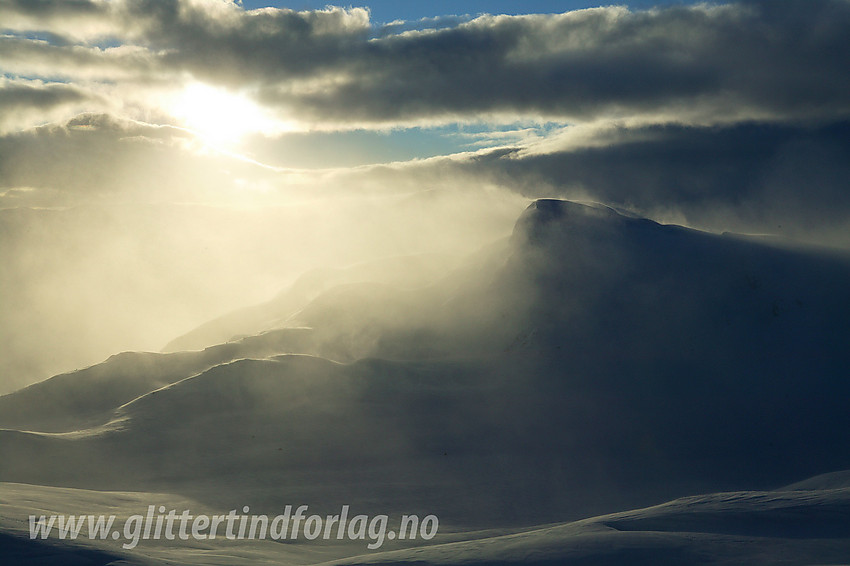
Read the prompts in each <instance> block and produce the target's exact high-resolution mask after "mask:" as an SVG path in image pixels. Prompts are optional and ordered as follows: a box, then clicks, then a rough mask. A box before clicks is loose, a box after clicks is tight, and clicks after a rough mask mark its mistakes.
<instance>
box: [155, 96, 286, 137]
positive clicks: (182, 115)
mask: <svg viewBox="0 0 850 566" xmlns="http://www.w3.org/2000/svg"><path fill="white" fill-rule="evenodd" d="M169 113H170V114H171V115H172V116H174V117H175V118H177V119H178V120H179V121H180V122H181V123H182V125H183V126H185V127H186V128H187V129H189V130H192V131H193V132H194V133H195V134H197V135H198V136H200V137H201V138H202V139H203V140H204V141H206V142H207V143H209V144H211V145H217V146H222V145H223V146H231V145H235V144H238V143H239V141H240V140H241V139H242V138H243V137H244V136H246V135H248V134H251V133H255V132H264V131H269V130H272V129H281V127H280V123H279V122H278V121H277V120H275V119H274V118H273V117H272V116H270V115H269V114H268V113H267V112H266V111H264V110H263V109H262V108H261V107H260V106H258V105H257V104H256V103H255V102H253V101H252V100H250V99H249V98H248V97H246V96H244V95H241V94H238V93H232V92H229V91H227V90H224V89H220V88H217V87H213V86H210V85H207V84H204V83H192V84H189V85H187V86H186V87H185V88H184V89H183V90H182V91H181V92H179V93H178V94H177V95H176V96H175V97H174V99H173V100H172V101H171V102H170V103H169Z"/></svg>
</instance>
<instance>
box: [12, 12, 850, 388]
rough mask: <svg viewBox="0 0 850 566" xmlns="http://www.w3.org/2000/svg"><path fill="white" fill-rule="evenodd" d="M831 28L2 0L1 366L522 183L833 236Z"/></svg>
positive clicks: (216, 301)
mask: <svg viewBox="0 0 850 566" xmlns="http://www.w3.org/2000/svg"><path fill="white" fill-rule="evenodd" d="M848 32H850V2H848V1H847V0H820V1H815V2H813V1H804V0H787V1H783V2H772V1H767V0H745V1H739V2H735V1H732V2H709V3H689V2H661V3H656V2H648V1H640V2H632V3H622V4H620V5H613V6H609V5H601V6H600V5H597V4H596V3H592V2H542V1H536V2H522V3H520V2H507V1H505V2H484V1H479V2H452V3H448V2H374V3H371V4H367V5H363V6H358V5H349V4H346V5H345V6H342V7H334V6H326V5H325V3H324V2H323V3H321V5H318V4H316V3H310V2H300V3H298V2H295V3H282V2H281V3H277V4H275V5H273V6H269V5H268V3H267V2H262V3H253V2H249V1H245V2H243V3H238V2H232V1H230V0H73V1H67V0H38V1H33V0H0V77H2V78H0V229H2V233H0V237H1V238H2V239H3V242H2V244H3V245H2V257H0V261H2V263H3V265H4V271H3V273H2V274H0V285H2V288H1V289H0V291H2V296H3V299H2V305H0V306H2V310H1V311H0V325H2V329H3V335H2V338H3V340H2V342H3V346H2V351H0V358H4V359H6V360H7V361H6V362H3V363H4V364H7V365H5V366H3V367H2V368H0V370H4V372H5V373H6V374H7V375H9V374H10V373H11V374H14V375H19V376H25V375H26V376H28V377H20V378H19V379H18V380H17V381H16V383H21V382H26V381H27V380H31V379H34V378H33V376H35V375H39V376H42V377H44V376H45V374H46V373H47V372H50V371H56V370H62V369H73V367H68V366H69V365H70V366H73V364H79V363H84V362H86V361H88V362H91V363H93V362H95V361H98V358H97V356H101V355H104V356H105V355H108V354H109V353H111V352H112V351H114V350H115V349H116V348H128V349H129V348H135V347H139V346H143V347H145V348H153V349H156V348H158V347H161V345H163V344H165V343H166V342H167V341H168V340H170V339H171V338H173V337H174V336H176V335H178V334H180V333H182V332H185V331H187V330H189V329H191V328H192V327H194V326H196V325H197V324H200V323H201V322H203V321H204V320H208V319H209V318H212V317H214V316H217V315H219V314H221V313H223V312H226V311H227V310H229V309H231V308H235V307H237V306H244V305H245V304H250V303H251V301H255V302H256V301H257V300H259V299H262V298H268V296H269V295H270V294H273V293H274V292H275V290H276V289H279V288H280V287H281V286H282V284H283V282H285V281H288V280H291V279H292V278H294V277H296V276H297V275H298V273H299V270H302V269H306V268H310V267H316V266H318V265H320V264H340V263H342V264H344V263H351V262H354V261H356V260H360V259H368V258H369V257H374V256H375V255H378V254H380V253H384V254H386V253H404V252H410V251H413V252H417V253H419V252H429V251H434V250H439V251H441V252H444V251H447V250H451V248H452V246H455V247H456V248H457V250H455V251H460V250H461V248H462V249H463V250H464V251H468V250H470V249H474V248H475V247H476V246H481V245H484V244H485V243H486V242H487V241H488V239H492V238H495V237H496V236H498V235H499V234H504V233H509V232H510V230H511V227H512V222H513V220H515V218H516V216H517V214H518V212H519V211H521V209H522V207H524V206H526V205H527V204H528V202H529V201H530V200H531V199H534V198H540V197H557V198H566V199H576V200H585V201H597V202H602V203H604V204H607V205H610V206H613V207H616V208H618V209H624V210H628V211H631V212H634V213H636V214H640V215H643V216H646V217H649V218H652V219H655V220H658V221H662V222H671V223H678V224H682V225H687V226H691V227H695V228H699V229H703V230H709V231H713V232H723V231H733V232H744V233H751V234H770V235H776V236H779V237H783V238H793V239H796V240H800V241H804V242H807V243H810V244H816V245H824V246H830V247H837V248H841V249H844V250H846V249H847V248H848V247H850V237H848V234H850V191H848V187H847V179H848V178H850V155H849V154H850V145H849V144H848V142H847V140H848V139H850V135H848V134H850V121H848V118H850V74H848V73H847V69H848V68H850V33H848ZM435 195H437V196H435ZM410 199H413V200H410ZM411 202H415V203H416V206H415V207H411V205H410V203H411ZM390 203H392V204H390ZM400 203H404V204H400ZM399 207H403V209H404V211H405V212H404V213H403V214H402V213H400V212H399V210H400V209H399ZM417 207H418V208H417ZM257 211H261V212H262V215H261V216H252V215H256V214H260V213H258V212H257ZM461 214H466V215H468V216H469V218H474V220H468V221H465V220H460V218H461V216H460V215H461ZM273 215H278V216H275V217H273ZM394 215H395V216H394ZM405 215H408V216H405ZM296 227H297V230H296ZM378 227H380V230H379V229H378ZM414 227H415V228H414ZM381 230H383V231H381ZM270 242H272V243H270ZM33 313H35V314H33ZM48 319H49V320H48ZM36 321H37V322H36ZM81 321H82V322H81ZM143 337H147V338H145V339H142V338H143ZM46 342H50V343H53V344H56V347H54V348H53V349H52V350H51V351H52V352H54V354H52V355H53V357H54V358H55V359H52V358H50V359H48V358H49V356H45V355H44V351H43V350H44V344H45V343H46ZM84 350H85V351H86V352H88V353H87V355H86V356H82V355H79V356H76V357H74V352H80V351H84ZM9 360H11V361H9Z"/></svg>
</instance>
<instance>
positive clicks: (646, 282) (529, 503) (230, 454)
mask: <svg viewBox="0 0 850 566" xmlns="http://www.w3.org/2000/svg"><path fill="white" fill-rule="evenodd" d="M434 271H435V270H432V271H431V273H432V276H431V277H430V278H428V279H427V281H426V280H424V279H423V280H422V283H423V284H422V285H411V284H410V282H409V281H400V280H398V279H396V280H393V279H392V278H383V280H381V278H380V277H375V278H373V279H370V278H369V277H366V276H364V275H363V274H362V272H361V273H360V274H358V276H357V277H347V276H341V275H340V276H339V277H338V278H337V276H328V275H326V274H325V275H321V276H320V277H319V279H321V280H322V281H324V282H325V283H321V284H319V285H318V287H319V289H318V290H317V291H318V292H317V293H315V296H310V295H311V293H310V292H309V289H310V285H308V284H306V283H305V282H306V281H309V280H310V279H309V278H308V279H305V280H302V282H301V283H300V284H296V285H295V286H294V289H295V290H298V289H299V288H303V289H306V291H304V292H301V294H300V295H299V294H298V292H296V291H292V290H290V292H285V293H283V294H282V295H280V297H279V298H280V302H279V303H274V302H273V303H272V304H269V305H265V306H262V307H258V308H257V309H253V310H249V311H247V312H248V315H246V316H241V315H239V316H234V317H232V318H227V319H221V320H219V321H217V322H216V323H214V324H213V325H212V326H210V327H205V328H203V329H202V331H199V332H198V333H197V334H191V335H190V336H191V339H190V338H188V337H186V338H182V339H181V341H183V340H185V341H186V342H185V343H187V344H188V342H189V341H191V340H195V339H196V338H198V337H200V336H203V335H206V333H207V332H208V331H209V332H212V333H213V334H216V335H218V336H225V335H228V334H229V335H231V336H232V334H231V332H233V330H234V329H235V330H237V332H243V333H244V331H245V330H247V328H237V327H239V326H240V325H245V324H247V322H250V321H252V320H253V321H255V322H257V323H258V324H259V326H260V327H259V328H256V329H255V331H254V332H253V335H252V336H246V337H244V338H241V339H239V340H237V341H234V342H231V343H228V344H223V345H218V346H212V347H208V348H207V349H206V350H202V351H197V352H182V353H170V354H122V355H121V356H117V357H114V358H111V359H110V360H107V361H106V362H104V363H103V364H101V365H99V366H94V367H92V368H88V369H87V370H82V371H80V372H75V373H71V374H66V375H62V376H57V377H55V378H52V379H50V380H47V381H45V382H42V383H41V384H38V385H36V386H31V387H29V388H26V389H23V390H21V391H18V392H15V393H12V394H10V395H6V396H3V397H0V426H2V427H4V430H0V443H2V447H3V452H4V455H7V457H4V459H3V460H2V462H0V480H2V481H6V482H25V483H37V484H42V485H52V486H65V487H76V488H86V489H98V490H126V491H166V492H171V493H179V494H183V495H186V496H191V497H193V498H194V499H196V500H198V501H200V502H203V503H204V504H207V505H214V506H219V507H221V508H231V507H232V506H241V505H243V504H245V502H250V503H251V506H252V508H256V509H260V510H273V509H276V508H278V507H279V506H280V505H283V504H285V503H292V502H293V501H294V500H296V501H308V502H314V503H312V505H313V506H314V507H316V508H318V509H322V510H323V509H325V508H326V509H328V510H333V509H339V507H340V505H341V504H352V505H358V506H359V507H360V508H362V509H365V510H371V511H375V512H384V513H387V512H395V511H398V512H400V513H402V512H404V513H411V512H433V513H437V514H439V516H440V518H441V521H443V522H444V524H445V525H446V527H447V528H450V529H452V530H458V531H462V532H468V531H470V530H471V529H476V528H482V527H488V528H492V527H503V528H512V529H516V528H519V527H528V526H529V525H539V524H541V523H552V522H564V521H577V520H580V519H583V518H586V517H590V516H595V515H603V514H609V513H615V512H620V511H622V510H623V509H630V508H641V507H646V506H650V505H654V504H658V503H662V502H664V501H669V500H675V499H677V498H682V497H686V496H693V495H695V494H703V493H715V492H730V491H739V490H746V491H748V492H755V491H765V490H771V489H776V488H778V487H780V486H783V485H788V484H791V483H792V482H795V481H798V480H800V479H801V478H806V477H811V476H815V475H817V474H825V473H829V472H835V471H838V470H846V469H850V443H848V442H847V431H848V430H850V411H848V410H847V408H848V407H847V399H848V398H850V382H848V379H847V371H846V368H847V367H848V362H850V359H848V358H850V349H848V348H847V345H848V343H850V324H848V323H847V321H848V320H850V297H848V296H847V294H846V289H847V288H850V259H848V257H847V256H846V255H843V254H841V253H839V252H835V251H831V250H825V249H818V248H811V247H800V246H795V245H791V244H789V243H786V242H781V241H776V240H767V239H764V238H752V237H744V236H738V235H717V234H710V233H705V232H699V231H696V230H691V229H687V228H683V227H679V226H668V225H661V224H658V223H655V222H652V221H650V220H647V219H642V218H637V217H634V216H631V215H627V214H623V213H620V212H617V211H615V210H613V209H610V208H608V207H605V206H601V205H588V204H580V203H574V202H566V201H555V200H539V201H536V202H534V203H532V205H531V206H530V207H529V208H528V209H527V210H526V211H525V213H524V214H523V215H522V216H521V217H520V218H519V220H518V222H517V224H516V227H515V229H514V232H513V234H512V235H511V236H510V237H509V238H507V239H505V240H501V241H498V242H495V243H494V244H493V245H491V246H489V247H487V248H484V249H482V250H481V251H480V252H478V253H476V254H473V255H472V256H470V257H468V258H466V259H465V260H464V261H463V262H461V263H460V265H458V267H456V268H454V269H452V270H448V271H447V272H445V273H444V274H443V276H442V277H436V276H435V274H434ZM333 282H339V283H341V284H337V285H334V284H333ZM295 296H299V297H300V298H299V300H297V301H296V300H294V299H292V297H295ZM273 304H278V305H285V306H286V308H283V307H281V308H280V309H278V310H275V309H274V308H273V307H272V305H273ZM290 310H291V311H292V312H291V313H290V314H288V315H285V313H287V312H289V311H290ZM264 312H266V313H269V314H271V315H273V316H271V317H270V318H268V319H267V320H271V319H272V318H273V319H274V322H273V323H272V324H268V323H267V320H266V321H262V320H260V319H261V318H262V317H261V316H259V315H260V314H261V313H264ZM254 315H257V317H256V318H252V317H253V316H254ZM284 315H285V316H284ZM287 325H289V327H288V328H287ZM213 327H214V332H213V331H212V330H211V329H212V328H213ZM270 327H271V328H273V329H272V330H269V328H270ZM228 337H229V336H228ZM55 462H62V466H61V467H57V466H55V465H54V463H55ZM104 462H108V463H109V464H108V465H104V464H103V463H104ZM824 485H831V484H824ZM225 486H226V487H225ZM822 487H823V486H820V485H816V486H814V488H815V489H821V488H822ZM803 489H805V486H804V488H803ZM725 497H726V496H718V497H715V498H714V499H712V498H711V497H708V498H707V499H704V500H693V501H698V502H699V504H698V505H697V504H696V503H693V502H692V501H691V500H681V501H678V502H675V503H674V504H671V506H668V507H666V508H664V510H663V513H661V514H659V512H657V510H654V511H651V512H649V511H648V512H647V513H646V514H645V517H648V518H646V519H645V518H643V517H644V515H640V514H638V515H640V516H639V517H638V516H637V515H623V516H620V517H619V518H615V519H605V521H603V522H600V521H595V522H593V521H591V522H588V523H582V524H581V526H580V527H576V526H575V525H572V526H565V527H563V528H562V531H558V530H557V529H556V530H555V531H546V530H545V529H544V530H537V531H534V532H533V533H531V532H529V533H526V534H524V535H517V536H514V538H511V539H508V540H506V541H505V540H500V541H497V542H493V543H492V544H491V543H488V545H487V550H485V549H483V548H482V547H481V546H480V545H478V543H477V542H458V543H457V544H459V545H460V546H458V547H452V549H450V550H446V551H445V552H450V553H454V552H455V550H457V552H458V553H459V554H458V556H461V555H463V556H467V555H468V556H480V557H489V558H486V559H485V558H480V559H478V560H479V561H481V560H483V561H485V562H486V561H487V560H490V561H491V562H490V563H497V562H498V561H499V560H503V561H505V562H506V563H508V562H515V561H518V560H519V559H520V558H517V557H522V556H528V553H537V552H543V551H542V550H541V549H544V548H550V547H552V548H556V551H553V552H555V553H554V554H552V556H553V558H551V559H547V560H550V563H582V562H581V560H585V559H587V560H590V558H588V557H590V556H596V555H594V554H593V552H597V553H602V554H598V556H603V557H605V556H607V558H605V559H606V560H609V562H608V563H621V562H622V560H626V559H628V560H626V561H631V562H630V563H635V562H634V561H633V560H632V558H634V557H637V558H639V559H641V560H646V561H649V562H652V563H665V562H664V560H666V561H667V563H682V562H681V560H683V559H682V558H681V557H682V556H685V557H687V558H688V560H686V563H689V562H690V560H691V558H694V557H695V556H698V555H700V553H701V552H703V550H704V548H709V547H716V548H717V549H720V550H722V552H727V551H728V552H731V550H728V549H729V548H731V547H733V546H735V545H736V544H738V542H735V541H753V540H755V539H757V538H759V537H762V536H769V537H774V538H775V539H776V540H784V539H786V538H788V539H791V538H794V537H797V535H795V534H794V533H795V532H798V531H799V530H800V529H802V528H803V527H802V526H801V525H804V524H806V521H808V520H809V519H811V520H812V521H814V522H811V523H809V527H808V529H809V530H808V531H806V533H807V534H806V535H805V537H803V538H806V537H815V536H816V535H817V532H819V531H820V530H821V527H822V528H823V529H827V527H828V523H829V521H828V520H827V519H817V520H816V521H815V520H814V519H813V517H815V515H817V513H820V512H821V511H823V509H824V507H823V506H822V505H820V504H812V502H811V501H810V500H807V499H806V496H805V495H804V494H800V493H798V494H797V495H781V496H773V495H771V496H770V497H769V498H768V501H769V503H764V501H765V500H764V498H762V496H760V495H758V494H749V495H745V496H741V501H744V502H745V503H742V505H743V507H742V510H740V511H736V510H734V508H735V505H736V503H735V501H737V500H735V499H734V498H732V499H731V500H729V499H728V498H727V499H724V498H725ZM835 497H838V496H837V495H836V496H835ZM843 497H844V495H842V496H841V497H839V498H838V499H837V500H836V501H839V503H836V505H838V507H836V509H837V510H836V511H828V513H827V514H828V515H829V514H830V513H832V514H833V515H840V514H841V513H842V511H841V509H844V507H841V506H846V502H845V501H844V499H843ZM712 502H719V503H717V505H715V503H712ZM763 504H764V505H766V506H767V507H766V508H767V509H768V511H766V515H759V513H760V512H761V511H760V509H761V507H760V506H761V505H763ZM712 505H714V507H712ZM788 505H790V506H792V507H794V509H795V511H793V513H792V515H791V517H790V519H788V521H790V522H785V523H783V521H785V520H786V518H788V515H787V512H786V511H785V510H784V509H786V507H787V506H788ZM829 505H832V503H830V504H829ZM730 509H731V510H730ZM830 509H832V508H831V507H830ZM270 512H271V511H270ZM833 515H829V516H830V517H832V516H833ZM817 516H818V517H820V515H817ZM636 517H637V518H636ZM659 517H661V518H659ZM759 517H762V518H763V520H762V518H759ZM760 521H761V522H760ZM759 525H761V526H759ZM682 526H687V527H688V528H687V529H684V528H680V527H682ZM833 527H834V529H837V530H829V532H826V531H824V533H825V535H824V536H829V537H833V538H836V539H840V541H846V539H847V538H848V533H847V532H846V531H847V526H846V522H841V521H837V522H836V523H835V525H833ZM833 527H829V528H833ZM691 528H693V529H695V530H694V532H697V533H702V534H700V535H699V536H697V539H698V541H697V542H698V543H697V542H693V540H691V539H692V538H693V537H691V538H688V537H690V535H683V534H681V532H683V531H684V530H688V532H691V531H690V530H689V529H691ZM575 529H578V531H576V530H575ZM587 529H589V530H587ZM603 531H604V532H603ZM615 531H616V532H615ZM634 531H641V532H644V531H651V532H655V533H659V534H656V535H652V536H651V537H650V538H646V536H644V535H640V536H638V535H635V534H632V533H633V532H634ZM680 531H681V532H680ZM534 533H536V534H534ZM553 533H554V534H553ZM577 533H578V534H580V535H581V536H580V537H578V538H576V537H575V536H574V535H577ZM675 533H679V534H675ZM765 533H766V534H765ZM556 535H557V536H556ZM562 535H563V536H562ZM567 535H569V537H567V538H563V537H566V536H567ZM553 537H554V538H553ZM582 537H585V538H582ZM587 537H589V538H587ZM635 537H637V539H636V538H635ZM729 537H732V538H729ZM736 537H737V538H736ZM797 538H799V537H797ZM759 540H760V539H759ZM688 541H690V542H688ZM585 543H587V544H585ZM612 544H613V545H614V546H610V545H612ZM741 544H745V543H744V542H742V543H741ZM746 544H749V543H746ZM758 544H767V543H764V541H761V542H759V543H758ZM783 544H786V543H783ZM807 544H808V543H806V544H804V543H802V542H788V543H787V544H786V546H788V547H789V548H790V546H794V548H795V549H796V550H794V552H798V553H799V555H800V556H807V555H806V548H809V547H808V546H807ZM837 544H838V543H837ZM464 545H466V546H464ZM618 545H619V546H618ZM622 545H625V546H622ZM635 545H636V546H635ZM689 545H690V546H689ZM712 545H714V546H712ZM795 545H796V546H795ZM842 545H844V546H842ZM815 546H817V545H815ZM683 547H688V549H689V550H687V552H685V550H682V548H683ZM839 547H840V548H841V549H846V544H844V542H840V544H838V546H837V548H839ZM438 548H439V547H438V546H435V547H431V550H428V552H425V551H423V553H421V554H420V553H418V551H417V552H414V551H410V552H408V553H407V554H404V552H406V551H403V550H400V551H399V552H401V553H402V554H401V555H399V556H398V560H397V561H398V562H399V563H404V562H405V561H411V560H413V559H414V557H421V560H423V561H424V562H425V563H452V562H451V561H448V562H447V561H446V560H447V559H446V558H445V556H447V554H445V552H444V551H443V550H437V549H438ZM606 548H630V549H632V550H629V551H628V552H626V551H623V552H626V553H625V554H617V553H616V552H614V551H613V550H612V551H611V552H613V554H611V553H609V554H605V552H607V551H606V550H605V549H606ZM636 548H640V549H643V550H640V551H637V550H634V549H636ZM812 548H814V547H812ZM818 548H820V547H818ZM517 549H520V550H517ZM570 549H573V550H570ZM594 549H596V550H594ZM654 549H655V550H654ZM658 549H662V550H663V549H667V550H663V552H662V550H658ZM670 549H672V550H670ZM723 549H726V550H723ZM656 550H658V553H660V554H653V552H655V551H656ZM632 551H634V552H636V553H637V554H634V553H632ZM668 551H669V552H668ZM691 551H693V552H694V553H695V554H689V553H690V552H691ZM441 552H443V554H440V553H441ZM547 552H548V551H546V552H543V554H542V555H541V556H548V555H549V554H547ZM682 552H685V553H684V554H682ZM789 552H790V551H789ZM812 552H814V551H812ZM818 552H820V551H818ZM517 553H519V554H517ZM565 553H566V554H565ZM588 553H590V554H588ZM732 555H734V556H737V557H738V558H740V556H741V555H740V554H734V553H733V554H730V556H732ZM810 555H811V556H817V557H823V556H825V557H828V559H829V560H832V559H833V558H832V557H833V556H834V555H833V554H829V553H820V554H810ZM393 556H395V555H390V556H386V557H382V558H380V561H382V562H386V561H387V560H396V559H395V558H393ZM511 556H513V557H514V558H510V557H511ZM653 556H655V557H660V558H659V560H660V561H653V559H652V557H653ZM581 557H585V558H581ZM567 558H569V560H573V562H570V561H569V560H567ZM637 558H636V559H637ZM661 558H663V560H661ZM417 559H419V558H417ZM819 559H820V558H819ZM824 559H827V558H824ZM364 560H365V562H363V561H360V562H358V561H357V560H354V561H353V563H368V562H369V559H364ZM376 560H378V559H377V558H376ZM618 560H619V561H620V562H618ZM676 560H679V562H676ZM694 560H696V558H694ZM730 560H731V559H730ZM541 563H546V561H545V560H543V559H541ZM593 563H606V562H604V560H603V561H601V562H598V561H597V562H593ZM694 563H700V562H698V561H696V562H694ZM705 563H714V562H705ZM717 563H722V561H721V562H717ZM790 563H794V562H790Z"/></svg>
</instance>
